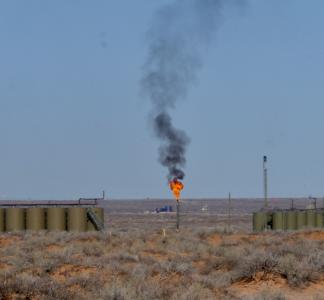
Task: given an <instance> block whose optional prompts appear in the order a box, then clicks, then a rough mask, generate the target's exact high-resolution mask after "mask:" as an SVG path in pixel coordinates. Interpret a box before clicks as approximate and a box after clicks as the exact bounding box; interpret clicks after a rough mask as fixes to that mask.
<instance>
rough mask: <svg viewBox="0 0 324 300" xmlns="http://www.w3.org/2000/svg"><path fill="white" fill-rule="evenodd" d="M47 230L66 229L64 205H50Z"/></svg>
mask: <svg viewBox="0 0 324 300" xmlns="http://www.w3.org/2000/svg"><path fill="white" fill-rule="evenodd" d="M46 223H47V226H46V227H47V230H49V231H65V230H66V209H65V208H64V207H49V208H47V213H46Z"/></svg>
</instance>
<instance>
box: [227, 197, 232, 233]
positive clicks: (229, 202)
mask: <svg viewBox="0 0 324 300" xmlns="http://www.w3.org/2000/svg"><path fill="white" fill-rule="evenodd" d="M231 200H232V198H231V193H229V194H228V231H230V227H231V209H232V201H231Z"/></svg>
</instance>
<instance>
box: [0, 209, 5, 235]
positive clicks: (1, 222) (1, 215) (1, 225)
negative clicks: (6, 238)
mask: <svg viewBox="0 0 324 300" xmlns="http://www.w3.org/2000/svg"><path fill="white" fill-rule="evenodd" d="M4 231H5V209H4V208H0V232H4Z"/></svg>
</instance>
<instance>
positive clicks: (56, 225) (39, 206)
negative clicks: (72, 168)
mask: <svg viewBox="0 0 324 300" xmlns="http://www.w3.org/2000/svg"><path fill="white" fill-rule="evenodd" d="M103 229H104V209H103V207H99V206H97V201H96V200H95V201H94V202H93V201H89V199H88V201H87V202H84V201H82V199H80V200H79V201H75V202H65V203H64V201H61V202H59V203H58V202H47V203H27V202H26V203H23V202H21V203H19V204H18V203H16V204H8V203H6V204H3V203H0V232H12V231H24V230H33V231H38V230H48V231H74V232H85V231H100V230H103Z"/></svg>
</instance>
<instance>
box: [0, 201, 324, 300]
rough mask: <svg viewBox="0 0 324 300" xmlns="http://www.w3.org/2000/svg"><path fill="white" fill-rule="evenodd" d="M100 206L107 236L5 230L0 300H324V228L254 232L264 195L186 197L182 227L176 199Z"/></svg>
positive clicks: (0, 258) (283, 205)
mask: <svg viewBox="0 0 324 300" xmlns="http://www.w3.org/2000/svg"><path fill="white" fill-rule="evenodd" d="M309 202H310V200H308V199H302V198H300V199H295V200H294V206H295V207H300V208H302V207H305V206H307V205H308V204H309ZM100 204H101V205H103V206H104V207H105V227H106V228H105V230H104V231H103V232H87V233H69V232H68V233H66V232H63V233H60V232H54V233H53V232H51V233H49V232H45V231H44V232H22V233H3V234H1V235H0V299H116V300H117V299H120V300H121V299H324V296H323V295H324V231H320V230H317V231H307V230H305V231H298V232H265V233H253V232H252V226H251V223H252V219H251V217H252V212H253V211H256V210H258V209H260V208H261V207H262V205H263V202H262V200H260V199H233V200H232V204H231V212H230V216H229V214H228V201H227V199H199V200H197V199H186V200H183V201H182V202H181V225H180V231H179V232H177V231H176V230H175V213H153V211H154V209H155V208H159V207H162V206H164V205H172V206H173V207H174V208H175V203H174V201H173V200H163V199H145V200H108V201H102V202H101V203H100ZM321 204H323V202H322V200H321V201H318V203H317V206H318V207H320V206H321ZM270 206H271V207H281V208H288V207H290V206H291V199H270ZM203 207H204V208H207V210H205V211H202V208H203Z"/></svg>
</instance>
